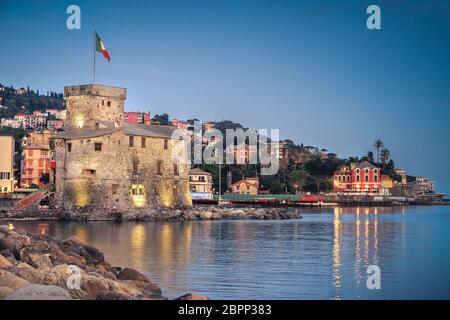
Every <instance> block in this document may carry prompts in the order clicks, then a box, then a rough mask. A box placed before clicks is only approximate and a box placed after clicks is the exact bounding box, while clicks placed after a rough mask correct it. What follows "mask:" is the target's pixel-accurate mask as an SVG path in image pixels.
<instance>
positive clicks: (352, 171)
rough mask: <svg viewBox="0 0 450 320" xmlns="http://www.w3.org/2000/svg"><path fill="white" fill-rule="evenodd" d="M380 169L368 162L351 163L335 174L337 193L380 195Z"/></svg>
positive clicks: (335, 189)
mask: <svg viewBox="0 0 450 320" xmlns="http://www.w3.org/2000/svg"><path fill="white" fill-rule="evenodd" d="M380 174H381V172H380V169H379V168H377V167H375V166H374V165H373V164H371V163H370V162H368V161H363V162H361V163H351V164H350V165H349V166H343V167H341V168H340V169H339V170H338V171H336V172H335V173H334V177H333V182H334V191H335V192H358V193H378V192H379V190H380Z"/></svg>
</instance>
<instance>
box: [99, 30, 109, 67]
mask: <svg viewBox="0 0 450 320" xmlns="http://www.w3.org/2000/svg"><path fill="white" fill-rule="evenodd" d="M95 51H97V52H101V53H102V54H103V56H104V57H105V58H106V59H107V60H108V62H109V61H111V59H110V58H109V53H108V51H107V50H106V47H105V44H104V43H103V41H102V39H100V37H99V36H98V34H97V32H95Z"/></svg>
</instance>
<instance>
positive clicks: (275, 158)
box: [171, 121, 280, 175]
mask: <svg viewBox="0 0 450 320" xmlns="http://www.w3.org/2000/svg"><path fill="white" fill-rule="evenodd" d="M269 136H270V137H269ZM279 136H280V131H279V129H270V132H269V130H267V129H259V130H256V129H247V130H244V129H240V128H239V129H226V131H225V137H224V136H223V134H222V132H221V131H219V130H218V129H208V130H203V126H202V124H201V122H200V121H195V122H194V125H193V130H192V131H187V130H184V129H176V130H175V131H174V132H173V134H172V139H173V140H175V141H176V140H178V141H182V142H183V143H178V144H175V146H174V148H173V150H172V154H171V158H172V161H173V162H174V163H179V164H203V163H204V164H259V165H260V166H261V175H274V174H276V173H277V172H278V169H279V159H280V144H279Z"/></svg>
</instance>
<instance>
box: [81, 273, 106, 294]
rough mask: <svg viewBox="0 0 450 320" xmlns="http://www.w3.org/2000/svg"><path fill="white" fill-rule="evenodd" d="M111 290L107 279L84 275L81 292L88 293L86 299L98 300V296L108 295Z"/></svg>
mask: <svg viewBox="0 0 450 320" xmlns="http://www.w3.org/2000/svg"><path fill="white" fill-rule="evenodd" d="M109 288H110V286H109V282H108V280H107V279H104V278H101V277H97V276H93V275H83V276H82V277H81V290H83V291H84V292H86V294H87V296H86V298H87V299H89V300H96V299H97V297H98V296H100V295H103V294H105V293H108V292H109V291H110V289H109Z"/></svg>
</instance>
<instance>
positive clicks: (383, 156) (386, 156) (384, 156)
mask: <svg viewBox="0 0 450 320" xmlns="http://www.w3.org/2000/svg"><path fill="white" fill-rule="evenodd" d="M390 156H391V152H390V151H389V149H386V148H384V149H383V150H381V163H383V167H384V166H385V165H386V163H387V162H388V160H389V157H390Z"/></svg>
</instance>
